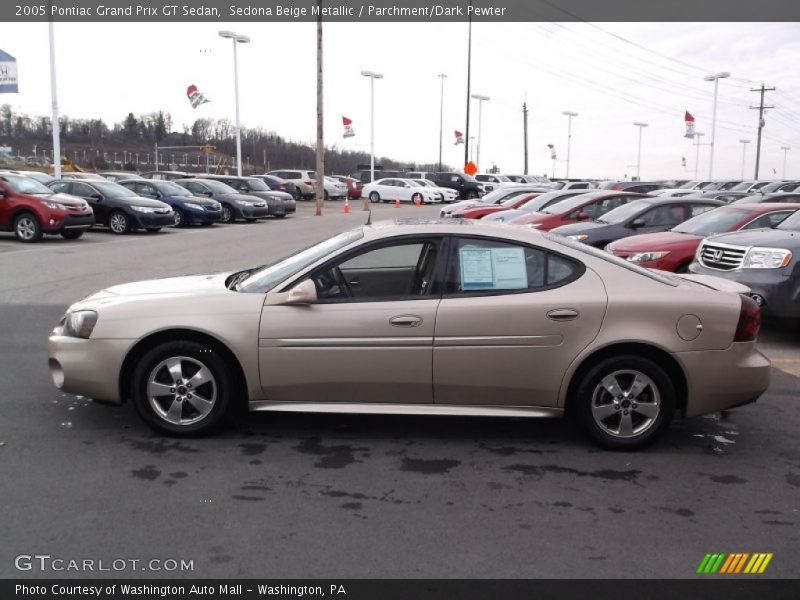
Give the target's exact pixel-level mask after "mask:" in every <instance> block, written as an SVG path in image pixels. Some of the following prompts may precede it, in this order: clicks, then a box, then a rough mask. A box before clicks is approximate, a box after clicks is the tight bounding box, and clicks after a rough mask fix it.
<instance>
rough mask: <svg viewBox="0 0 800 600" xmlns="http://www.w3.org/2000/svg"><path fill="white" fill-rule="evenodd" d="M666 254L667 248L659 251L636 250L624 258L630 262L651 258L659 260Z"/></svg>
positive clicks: (647, 260)
mask: <svg viewBox="0 0 800 600" xmlns="http://www.w3.org/2000/svg"><path fill="white" fill-rule="evenodd" d="M612 254H613V252H612ZM667 254H669V250H663V251H660V252H637V253H636V254H631V255H630V256H629V257H628V258H627V259H625V260H627V261H628V262H632V263H643V262H650V261H651V260H659V259H660V258H664V257H665V256H666V255H667Z"/></svg>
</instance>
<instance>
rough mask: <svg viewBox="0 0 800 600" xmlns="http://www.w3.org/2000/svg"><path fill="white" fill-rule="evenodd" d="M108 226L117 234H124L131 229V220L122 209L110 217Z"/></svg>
mask: <svg viewBox="0 0 800 600" xmlns="http://www.w3.org/2000/svg"><path fill="white" fill-rule="evenodd" d="M108 228H109V229H111V231H112V232H113V233H116V234H117V235H124V234H126V233H128V232H129V231H130V230H131V221H130V219H129V218H128V215H126V214H125V213H124V212H122V211H121V210H117V211H114V212H113V213H111V216H110V217H109V219H108Z"/></svg>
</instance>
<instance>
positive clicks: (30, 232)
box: [17, 216, 36, 242]
mask: <svg viewBox="0 0 800 600" xmlns="http://www.w3.org/2000/svg"><path fill="white" fill-rule="evenodd" d="M17 236H19V238H20V239H22V240H24V241H26V242H29V241H31V240H32V239H33V238H35V237H36V223H35V222H34V221H33V217H28V216H24V217H21V218H19V219H18V220H17Z"/></svg>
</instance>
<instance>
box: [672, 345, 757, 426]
mask: <svg viewBox="0 0 800 600" xmlns="http://www.w3.org/2000/svg"><path fill="white" fill-rule="evenodd" d="M673 356H674V357H675V358H676V359H677V360H678V362H680V364H681V367H683V372H684V373H685V375H686V382H687V388H688V392H689V393H688V397H687V400H686V416H687V417H693V416H696V415H704V414H708V413H712V412H717V411H720V410H725V409H728V408H734V407H736V406H741V405H742V404H748V403H750V402H754V401H755V400H756V399H757V398H758V397H759V396H760V395H761V394H763V393H764V392H765V391H766V389H767V388H768V387H769V382H770V377H771V375H772V366H771V365H770V362H769V359H768V358H767V357H766V356H764V355H763V354H762V353H761V352H760V351H759V350H758V349H757V348H756V343H755V342H734V343H732V344H731V345H730V347H729V348H727V349H725V350H703V351H698V352H677V353H675V354H673Z"/></svg>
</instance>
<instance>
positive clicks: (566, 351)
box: [433, 236, 607, 407]
mask: <svg viewBox="0 0 800 600" xmlns="http://www.w3.org/2000/svg"><path fill="white" fill-rule="evenodd" d="M450 248H451V249H450V250H449V252H448V254H449V263H448V267H447V275H446V282H445V287H444V295H443V296H442V301H441V303H440V304H439V311H438V313H437V317H436V330H435V335H434V345H433V377H434V401H435V402H436V403H437V404H471V405H508V406H548V407H554V406H557V404H558V393H559V388H560V385H561V381H562V378H563V375H564V372H565V371H566V369H567V367H568V366H569V365H570V363H571V362H572V361H573V360H574V359H575V357H576V356H577V355H578V354H579V353H580V352H581V351H582V350H583V349H584V348H585V347H586V346H587V345H588V344H589V343H590V342H591V341H592V340H593V339H594V338H595V336H596V335H597V333H598V332H599V330H600V325H601V323H602V320H603V316H604V314H605V310H606V303H607V297H606V292H605V288H604V286H603V283H602V281H601V280H600V278H599V277H598V276H597V275H596V274H595V273H594V272H593V271H590V270H587V269H586V268H585V267H584V265H582V264H581V263H580V262H578V261H576V260H574V259H571V258H568V257H566V256H563V255H560V254H557V253H554V252H551V251H549V250H545V249H543V248H538V247H536V246H533V245H527V244H520V243H516V242H509V241H505V240H500V239H494V238H484V237H480V238H479V237H474V238H470V237H466V236H465V237H457V238H453V239H452V242H451V244H450Z"/></svg>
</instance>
